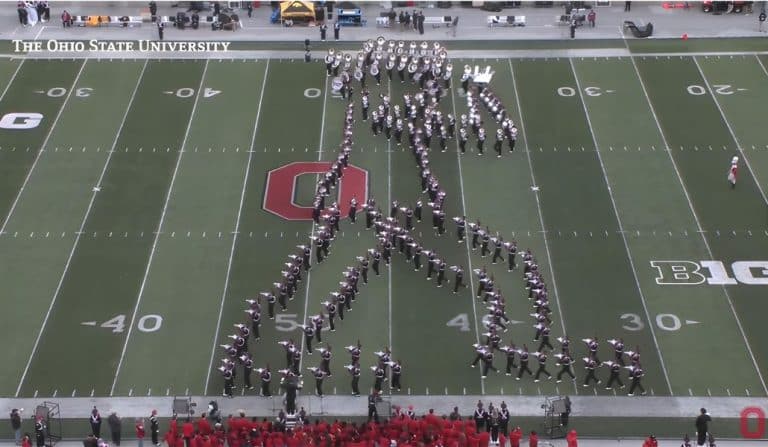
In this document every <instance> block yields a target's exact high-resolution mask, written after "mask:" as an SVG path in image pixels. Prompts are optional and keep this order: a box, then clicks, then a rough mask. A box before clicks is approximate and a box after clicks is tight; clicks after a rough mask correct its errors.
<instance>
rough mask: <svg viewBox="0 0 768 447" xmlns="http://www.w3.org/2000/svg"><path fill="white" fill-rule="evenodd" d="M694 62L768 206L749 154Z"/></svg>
mask: <svg viewBox="0 0 768 447" xmlns="http://www.w3.org/2000/svg"><path fill="white" fill-rule="evenodd" d="M693 62H694V63H695V64H696V68H697V69H698V70H699V74H700V75H701V79H702V80H704V84H705V85H706V86H707V91H709V96H711V97H712V100H713V101H714V102H715V105H716V106H717V110H719V111H720V117H721V118H722V120H723V123H725V125H726V127H728V132H730V134H731V138H733V142H734V143H736V149H737V150H738V151H739V153H740V154H741V157H742V158H743V159H744V163H745V164H746V165H747V169H748V170H749V173H750V174H752V178H754V179H755V185H757V189H758V190H759V191H760V195H761V196H762V197H763V202H765V204H766V205H768V198H767V197H766V196H765V192H764V191H763V187H762V186H761V185H760V182H759V181H758V179H757V175H755V171H754V170H752V164H750V163H749V158H747V154H746V153H745V152H744V150H743V149H742V148H741V143H739V139H738V137H736V132H734V131H733V127H731V123H730V122H728V118H727V117H726V116H725V112H724V111H723V108H722V107H720V101H718V100H717V96H716V95H715V92H713V91H712V86H710V84H709V81H708V80H707V77H706V76H705V75H704V71H703V70H702V69H701V65H699V61H698V60H696V58H695V57H694V58H693Z"/></svg>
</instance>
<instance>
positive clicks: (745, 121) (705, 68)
mask: <svg viewBox="0 0 768 447" xmlns="http://www.w3.org/2000/svg"><path fill="white" fill-rule="evenodd" d="M694 61H695V62H696V63H697V68H698V69H699V74H700V75H701V76H702V79H703V80H704V82H705V83H706V85H707V88H708V90H709V94H710V95H711V96H712V99H713V100H714V102H715V105H716V106H717V108H718V110H719V112H720V115H721V117H722V119H723V122H724V123H725V125H726V127H727V129H728V132H729V134H730V135H731V137H732V138H733V140H734V142H735V143H736V146H737V148H738V150H739V153H740V156H741V161H740V163H739V166H740V169H741V171H742V172H741V173H743V174H746V173H747V172H749V174H751V175H752V176H754V178H755V183H756V186H757V188H758V191H759V193H760V196H761V198H762V199H763V203H761V204H759V203H755V202H753V206H754V209H755V211H754V212H755V213H756V214H760V213H761V212H762V213H764V215H765V219H766V220H768V201H766V200H767V199H766V196H765V187H768V176H767V175H766V174H767V173H766V170H765V166H764V164H765V162H767V161H768V157H767V156H766V154H765V152H766V149H768V146H766V145H765V136H764V132H761V130H763V127H764V120H761V119H760V118H761V117H762V116H763V115H764V113H763V109H764V104H765V102H764V101H766V100H768V94H766V88H765V87H766V85H768V73H766V71H765V67H764V66H762V65H761V64H760V59H758V58H753V57H745V58H739V57H733V58H727V59H723V58H703V59H702V58H698V59H697V58H694ZM761 100H762V101H763V102H761ZM753 126H757V127H756V128H753ZM744 165H746V167H747V170H744V169H743V168H744ZM766 227H768V222H766V221H763V231H766ZM755 233H758V234H759V230H756V231H755ZM762 259H765V256H762ZM754 260H760V258H754ZM758 276H760V275H758ZM755 284H756V285H752V286H745V287H742V288H744V289H749V291H748V292H747V296H748V297H749V298H747V299H743V298H742V299H738V298H737V299H736V300H734V306H735V308H734V313H735V314H736V315H737V322H738V323H739V325H740V329H741V331H742V335H743V336H744V338H745V339H747V338H749V340H750V343H749V344H747V348H749V349H750V354H751V355H752V356H753V361H754V363H755V367H756V368H757V369H758V373H759V374H760V379H761V382H762V385H763V391H764V392H766V393H768V388H766V385H765V380H764V375H763V373H766V374H768V367H767V366H766V364H765V362H766V358H765V357H764V355H765V354H764V353H761V352H759V351H758V352H755V353H753V351H752V347H754V345H757V344H758V343H757V342H756V340H760V339H763V338H764V337H765V335H766V331H765V325H764V324H762V323H758V322H757V321H756V319H755V318H750V317H749V315H754V314H755V313H758V314H759V313H763V312H764V311H765V310H768V306H767V305H766V304H765V302H764V300H763V299H761V298H758V297H762V295H763V294H762V291H760V290H754V289H755V288H757V289H759V288H760V286H764V285H765V284H766V282H765V280H758V281H757V282H756V283H755ZM740 289H741V288H740ZM745 292H746V291H745ZM742 319H743V320H744V322H745V323H744V327H742V326H741V320H742ZM756 323H757V324H756Z"/></svg>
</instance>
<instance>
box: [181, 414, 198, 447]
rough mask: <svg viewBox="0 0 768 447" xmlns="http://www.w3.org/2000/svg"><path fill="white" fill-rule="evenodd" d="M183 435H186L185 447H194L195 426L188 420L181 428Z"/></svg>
mask: <svg viewBox="0 0 768 447" xmlns="http://www.w3.org/2000/svg"><path fill="white" fill-rule="evenodd" d="M181 434H182V435H184V445H185V447H192V436H194V435H195V425H194V424H192V421H190V420H189V418H187V420H186V421H185V422H184V425H182V426H181Z"/></svg>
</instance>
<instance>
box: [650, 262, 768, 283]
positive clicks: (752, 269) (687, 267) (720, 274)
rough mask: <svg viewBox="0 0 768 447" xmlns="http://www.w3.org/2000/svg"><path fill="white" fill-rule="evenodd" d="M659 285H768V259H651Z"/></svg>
mask: <svg viewBox="0 0 768 447" xmlns="http://www.w3.org/2000/svg"><path fill="white" fill-rule="evenodd" d="M651 267H653V268H654V269H656V284H659V285H696V284H708V285H718V286H719V285H735V284H747V285H752V286H764V285H768V261H735V262H733V263H731V265H730V272H729V270H728V268H727V267H726V265H725V263H723V262H721V261H698V262H696V261H651Z"/></svg>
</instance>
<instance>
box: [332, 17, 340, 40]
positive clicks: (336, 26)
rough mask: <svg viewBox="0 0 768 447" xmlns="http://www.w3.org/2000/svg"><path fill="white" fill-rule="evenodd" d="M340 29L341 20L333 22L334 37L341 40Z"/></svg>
mask: <svg viewBox="0 0 768 447" xmlns="http://www.w3.org/2000/svg"><path fill="white" fill-rule="evenodd" d="M339 31H341V24H340V23H339V21H338V20H337V21H335V22H333V38H334V40H339Z"/></svg>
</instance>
